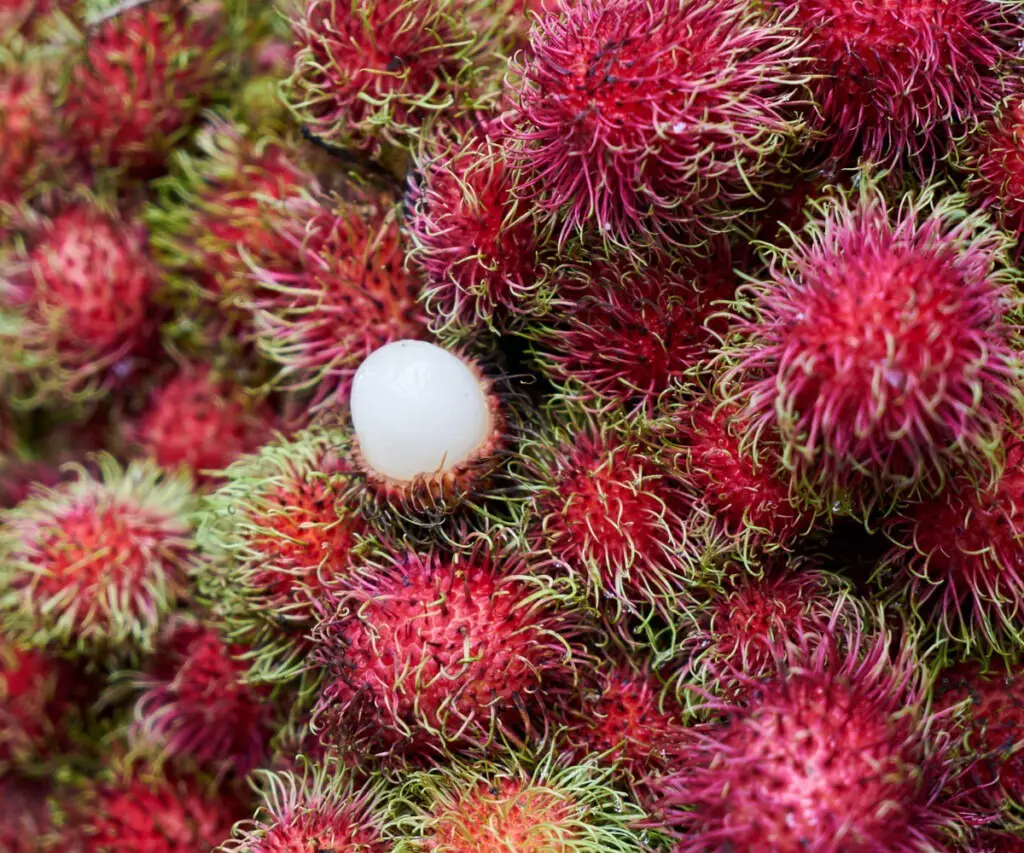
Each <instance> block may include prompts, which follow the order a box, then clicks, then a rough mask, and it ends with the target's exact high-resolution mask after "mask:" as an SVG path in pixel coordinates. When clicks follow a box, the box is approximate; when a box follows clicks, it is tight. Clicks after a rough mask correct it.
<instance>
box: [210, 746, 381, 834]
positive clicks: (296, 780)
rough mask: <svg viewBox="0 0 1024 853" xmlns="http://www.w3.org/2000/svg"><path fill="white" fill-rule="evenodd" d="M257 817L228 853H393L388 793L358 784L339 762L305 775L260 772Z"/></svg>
mask: <svg viewBox="0 0 1024 853" xmlns="http://www.w3.org/2000/svg"><path fill="white" fill-rule="evenodd" d="M260 777H261V778H260V788H261V789H262V801H261V803H260V807H259V811H258V812H257V813H256V818H255V819H254V820H252V821H245V822H242V823H239V824H238V825H236V826H235V830H234V838H233V839H231V840H230V841H227V842H225V843H224V844H223V845H222V846H221V847H220V848H219V849H220V850H223V851H224V853H291V851H295V853H299V851H307V850H308V851H327V850H330V851H336V853H350V851H351V853H390V851H391V850H392V849H393V845H392V843H391V840H390V839H389V838H388V837H387V835H386V834H385V830H384V826H385V824H386V819H385V810H384V797H383V789H382V786H381V785H380V781H379V780H378V781H377V782H375V783H371V784H369V785H365V786H357V785H356V783H355V782H354V780H353V778H352V776H351V775H350V774H349V773H348V772H347V771H346V770H345V769H344V768H343V767H341V766H340V765H338V764H337V763H335V762H328V763H325V764H321V765H319V766H313V767H310V766H309V765H306V766H305V768H304V772H303V773H302V774H301V775H299V774H296V773H287V772H285V773H262V774H260Z"/></svg>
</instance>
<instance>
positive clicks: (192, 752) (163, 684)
mask: <svg viewBox="0 0 1024 853" xmlns="http://www.w3.org/2000/svg"><path fill="white" fill-rule="evenodd" d="M245 651H246V649H245V647H244V646H238V645H234V644H231V643H227V642H225V641H224V639H223V637H221V635H220V633H219V632H218V631H217V630H216V629H215V628H212V627H209V626H206V625H203V624H201V623H200V622H198V621H196V620H194V619H189V618H187V617H178V618H177V619H175V620H173V621H172V622H170V623H169V624H168V625H167V626H165V628H164V631H163V632H162V636H161V637H160V638H159V639H158V641H157V644H156V653H155V654H154V655H153V656H152V657H151V658H150V659H149V660H147V662H146V666H145V668H144V669H143V670H142V671H141V672H139V673H136V674H134V675H133V676H131V677H130V681H131V684H132V686H133V687H134V688H135V689H137V690H139V691H141V693H140V695H139V697H138V700H137V702H136V704H135V725H134V726H133V730H132V736H133V739H134V740H135V741H136V742H137V743H140V744H144V745H146V746H147V747H153V748H155V749H157V750H159V752H160V754H161V755H163V756H167V757H173V758H176V759H180V758H191V759H194V760H195V761H196V762H198V763H199V764H200V765H201V766H203V767H208V768H210V769H225V768H227V769H232V770H235V771H236V772H237V773H239V774H240V775H244V774H246V773H248V772H249V771H251V770H253V769H254V768H256V767H258V766H259V765H260V764H261V763H262V761H263V760H264V759H265V758H266V754H267V746H268V743H269V741H270V736H271V734H272V726H273V715H274V705H273V702H272V701H270V695H269V692H268V690H267V689H266V688H264V687H260V686H251V685H249V684H247V683H245V680H244V677H245V674H246V671H247V669H248V667H247V666H246V664H245V662H244V660H242V656H243V654H244V652H245Z"/></svg>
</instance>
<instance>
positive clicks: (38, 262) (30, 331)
mask: <svg viewBox="0 0 1024 853" xmlns="http://www.w3.org/2000/svg"><path fill="white" fill-rule="evenodd" d="M28 231H29V234H28V237H27V239H26V241H25V245H24V246H23V248H22V249H21V250H20V251H15V252H14V253H13V254H12V255H11V256H9V257H6V258H4V259H2V260H0V305H2V308H0V344H2V346H3V348H4V350H5V351H6V354H5V355H4V361H5V362H6V363H7V365H8V370H7V372H8V374H9V377H8V378H9V381H10V382H11V383H12V385H13V387H12V388H11V391H13V393H14V396H15V397H16V398H17V399H18V400H19V401H20V402H21V403H22V404H23V405H28V406H35V405H39V404H41V403H46V402H52V401H55V400H61V401H64V402H67V401H69V400H72V401H76V400H82V399H89V398H95V397H97V396H99V395H101V394H102V392H103V391H104V390H105V389H106V388H107V387H109V386H110V385H111V384H113V383H115V382H117V381H118V378H119V376H121V375H126V374H127V373H128V372H130V359H131V358H132V357H133V356H134V355H136V354H138V353H140V352H141V351H142V350H143V348H144V347H145V346H146V345H148V343H149V338H150V337H151V334H150V333H151V332H152V331H153V328H152V327H153V324H154V319H155V318H154V314H155V307H154V305H153V302H152V299H153V296H154V294H155V292H156V290H157V288H158V286H159V282H158V278H157V275H156V272H155V269H154V267H153V264H152V262H151V261H150V258H149V254H148V252H147V248H146V233H145V230H144V229H143V228H142V227H141V226H140V225H139V224H138V223H137V222H134V221H132V220H128V219H123V218H120V217H119V216H115V215H110V214H107V213H106V212H104V211H103V210H101V209H100V208H99V207H98V206H96V205H93V204H91V203H81V204H75V205H73V206H71V207H69V208H68V209H66V210H65V211H63V212H61V213H59V214H58V215H57V216H55V217H53V219H50V220H45V221H43V220H41V219H40V220H36V221H33V223H32V224H31V226H30V228H29V229H28Z"/></svg>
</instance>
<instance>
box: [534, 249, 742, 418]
mask: <svg viewBox="0 0 1024 853" xmlns="http://www.w3.org/2000/svg"><path fill="white" fill-rule="evenodd" d="M716 248H720V247H716ZM554 276H555V278H556V279H557V287H558V296H557V297H556V298H557V304H558V310H557V313H553V314H552V316H551V319H549V320H548V321H547V322H546V323H545V324H544V325H542V326H540V327H538V328H536V329H535V330H532V331H531V336H532V337H533V338H534V347H535V350H534V351H535V355H536V357H537V361H538V362H539V366H540V368H541V370H543V371H544V372H545V373H546V374H547V375H548V376H549V377H550V378H551V379H552V381H554V382H555V383H556V384H557V386H558V387H559V389H560V390H561V392H562V393H563V394H564V396H566V397H569V398H571V399H573V400H577V401H579V402H580V403H581V405H583V406H585V407H586V408H588V409H592V410H594V411H596V412H601V413H604V412H607V411H609V410H611V409H613V408H617V409H622V410H625V411H627V412H629V413H630V414H637V413H640V414H644V415H646V416H648V417H651V416H655V415H656V413H657V412H658V411H659V409H660V408H661V407H662V402H663V399H664V398H666V397H668V398H671V397H672V396H673V395H674V394H678V392H679V391H680V389H681V388H682V387H684V386H685V385H686V384H687V382H689V381H692V380H693V379H694V378H695V376H696V374H697V371H698V369H699V368H700V367H701V365H702V364H703V363H704V362H705V360H706V359H707V358H708V357H709V355H710V351H711V348H712V344H713V341H714V338H713V334H712V332H711V331H710V330H709V329H708V328H707V327H706V325H705V323H706V322H707V321H708V320H709V318H710V315H711V314H712V313H713V311H714V310H715V308H714V302H715V301H716V300H719V299H732V297H733V296H734V295H735V292H736V282H735V280H734V278H733V275H732V267H731V264H730V263H729V262H728V260H726V256H725V253H724V252H723V256H722V257H717V256H716V257H715V258H713V259H698V260H694V261H692V262H690V261H687V262H684V261H678V260H674V259H672V258H669V257H667V256H665V255H662V254H654V255H652V256H651V257H649V258H647V259H645V261H644V263H643V265H642V266H637V264H636V259H635V258H631V257H629V256H627V255H626V254H624V253H618V254H617V255H616V256H614V257H613V258H612V259H609V260H596V261H593V262H591V263H586V264H571V265H565V266H563V267H561V268H560V269H558V270H556V271H555V273H554Z"/></svg>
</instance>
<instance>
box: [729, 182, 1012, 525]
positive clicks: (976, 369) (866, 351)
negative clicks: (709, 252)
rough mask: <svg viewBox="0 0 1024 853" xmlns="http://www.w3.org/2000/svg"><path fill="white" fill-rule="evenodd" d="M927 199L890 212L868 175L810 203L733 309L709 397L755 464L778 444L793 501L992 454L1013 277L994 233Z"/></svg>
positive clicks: (821, 499)
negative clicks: (730, 411)
mask: <svg viewBox="0 0 1024 853" xmlns="http://www.w3.org/2000/svg"><path fill="white" fill-rule="evenodd" d="M935 193H936V190H935V188H929V189H926V190H925V191H924V192H923V193H922V194H921V195H920V196H918V197H911V196H908V197H906V198H905V199H904V200H903V202H901V203H900V205H899V206H898V207H897V208H895V209H890V206H889V204H888V203H887V202H886V200H885V199H884V197H883V195H882V193H881V190H880V189H879V186H878V184H877V183H875V182H873V181H871V180H866V181H865V182H864V183H863V184H862V186H861V189H860V191H859V192H858V193H856V194H853V195H851V196H847V195H839V196H838V197H836V198H833V199H827V200H825V201H824V202H821V203H820V204H819V205H817V206H818V209H819V213H818V214H817V216H816V217H815V218H814V219H813V220H811V221H810V222H809V223H808V225H807V227H806V228H805V230H804V232H803V233H802V234H801V235H798V236H797V237H796V242H795V243H794V244H793V245H792V246H791V247H788V248H782V249H778V250H777V251H776V252H775V255H774V257H773V260H772V263H771V266H770V268H769V271H768V275H767V278H766V280H765V281H763V282H760V283H757V284H754V285H751V286H750V287H749V288H746V290H745V292H744V293H743V297H744V298H743V299H742V300H741V301H739V302H737V303H736V305H735V313H734V314H733V316H732V320H733V327H732V330H731V332H730V334H729V336H728V338H727V340H726V342H725V345H724V351H723V362H724V363H723V365H722V367H723V371H724V372H723V375H722V382H721V388H720V391H721V393H722V395H723V399H724V400H725V401H726V402H728V403H729V404H731V405H733V406H735V407H736V408H737V410H738V412H739V414H740V415H741V417H743V418H744V419H745V420H746V421H747V433H746V435H745V436H744V445H745V446H750V447H751V449H752V451H753V452H754V453H755V456H756V455H757V451H758V449H759V448H758V444H759V443H769V438H768V437H769V436H773V435H778V436H779V439H780V441H781V445H782V446H781V455H782V460H783V463H784V465H785V466H786V467H787V468H788V469H789V470H790V472H791V474H792V477H793V481H794V485H795V486H796V488H797V491H798V493H799V497H800V498H801V499H809V500H810V501H812V502H814V503H816V504H818V505H820V506H823V507H828V506H831V505H832V504H833V503H834V502H835V501H836V500H838V499H840V498H842V497H844V496H846V495H848V494H850V493H854V494H857V495H858V496H859V498H858V499H859V500H861V501H862V502H863V503H866V504H869V505H870V503H872V502H876V501H878V500H879V499H880V498H881V496H883V495H886V494H895V495H900V494H918V493H935V492H936V491H938V490H939V489H940V488H941V487H942V485H943V484H944V482H945V481H946V480H947V478H948V476H949V473H950V471H951V470H956V469H958V468H962V467H971V468H974V469H981V470H983V471H987V470H990V469H991V467H992V466H993V462H994V457H996V456H997V455H998V454H997V450H998V446H999V442H1000V438H1001V434H1002V431H1003V429H1004V422H1005V418H1006V413H1007V411H1008V410H1009V409H1010V408H1012V407H1014V406H1016V405H1019V400H1020V397H1021V394H1020V391H1019V389H1018V385H1019V380H1020V376H1021V365H1020V359H1019V357H1018V355H1017V353H1016V349H1015V347H1016V341H1017V339H1018V337H1019V334H1018V331H1019V330H1018V327H1017V324H1016V319H1015V316H1014V314H1015V311H1016V308H1017V306H1018V303H1019V297H1018V295H1017V293H1016V290H1015V288H1014V287H1013V284H1014V281H1015V277H1016V274H1015V273H1014V271H1013V270H1012V269H1011V268H1010V267H1009V266H1006V240H1005V238H1004V237H1003V236H1002V235H1001V234H1000V233H999V232H997V231H996V230H995V229H993V228H992V227H991V226H990V225H989V224H988V223H987V222H986V220H985V219H984V218H983V217H982V216H981V215H979V214H968V213H967V212H966V211H965V210H964V208H963V206H962V205H963V199H962V197H961V196H959V195H953V196H946V197H944V198H936V194H935ZM772 452H774V451H772Z"/></svg>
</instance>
